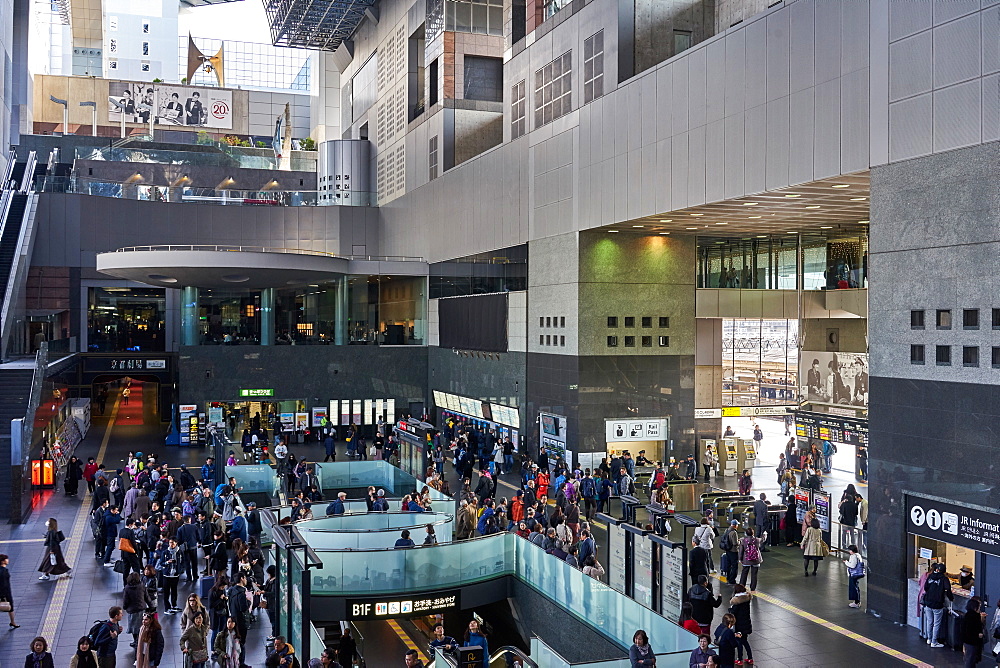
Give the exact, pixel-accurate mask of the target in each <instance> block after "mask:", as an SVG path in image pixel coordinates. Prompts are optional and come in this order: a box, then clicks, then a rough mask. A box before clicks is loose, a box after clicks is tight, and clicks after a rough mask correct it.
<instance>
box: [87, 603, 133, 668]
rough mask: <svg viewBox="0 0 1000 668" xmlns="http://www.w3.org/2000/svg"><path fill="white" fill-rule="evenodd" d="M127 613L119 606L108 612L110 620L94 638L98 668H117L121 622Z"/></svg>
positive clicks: (103, 624)
mask: <svg viewBox="0 0 1000 668" xmlns="http://www.w3.org/2000/svg"><path fill="white" fill-rule="evenodd" d="M124 614H125V612H124V611H123V610H122V609H121V608H120V607H118V606H117V605H114V606H111V608H110V609H109V610H108V619H107V621H105V622H104V623H102V624H101V628H100V630H99V631H98V632H97V635H96V636H95V637H94V649H96V650H97V666H98V668H115V663H116V658H115V652H116V651H117V650H118V634H120V633H121V632H122V627H121V624H119V622H120V621H121V620H122V617H123V616H124Z"/></svg>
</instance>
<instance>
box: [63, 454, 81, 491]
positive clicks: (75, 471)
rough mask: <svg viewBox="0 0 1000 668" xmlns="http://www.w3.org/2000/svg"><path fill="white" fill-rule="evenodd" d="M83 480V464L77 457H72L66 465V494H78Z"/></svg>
mask: <svg viewBox="0 0 1000 668" xmlns="http://www.w3.org/2000/svg"><path fill="white" fill-rule="evenodd" d="M81 480H83V464H82V463H81V462H80V460H79V459H77V458H76V457H70V459H69V464H67V465H66V481H65V483H64V487H65V489H66V496H76V495H77V493H78V492H79V491H80V481H81Z"/></svg>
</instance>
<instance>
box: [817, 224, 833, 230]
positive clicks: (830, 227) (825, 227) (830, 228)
mask: <svg viewBox="0 0 1000 668" xmlns="http://www.w3.org/2000/svg"><path fill="white" fill-rule="evenodd" d="M819 229H821V230H832V229H833V225H820V226H819Z"/></svg>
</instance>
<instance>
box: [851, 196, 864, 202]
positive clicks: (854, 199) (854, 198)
mask: <svg viewBox="0 0 1000 668" xmlns="http://www.w3.org/2000/svg"><path fill="white" fill-rule="evenodd" d="M866 199H868V198H867V197H852V198H851V201H852V202H864V201H865V200H866Z"/></svg>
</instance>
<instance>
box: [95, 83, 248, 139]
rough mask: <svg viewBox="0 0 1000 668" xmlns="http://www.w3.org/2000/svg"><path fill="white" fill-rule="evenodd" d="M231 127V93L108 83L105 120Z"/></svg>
mask: <svg viewBox="0 0 1000 668" xmlns="http://www.w3.org/2000/svg"><path fill="white" fill-rule="evenodd" d="M122 114H125V121H126V122H127V123H144V124H148V123H149V117H150V114H153V115H154V116H155V118H154V119H153V122H154V123H155V124H156V125H166V126H181V127H199V128H214V129H219V130H231V129H232V128H233V93H232V91H229V90H223V89H221V88H207V87H194V86H175V85H170V84H153V83H135V82H127V81H111V82H109V83H108V120H109V121H110V122H112V123H120V122H121V120H122Z"/></svg>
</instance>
